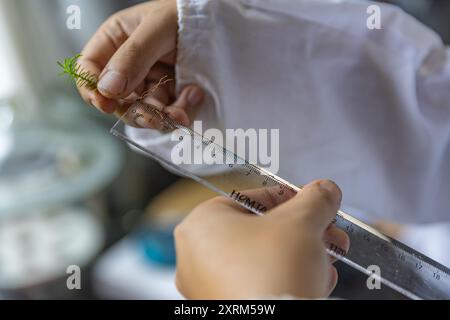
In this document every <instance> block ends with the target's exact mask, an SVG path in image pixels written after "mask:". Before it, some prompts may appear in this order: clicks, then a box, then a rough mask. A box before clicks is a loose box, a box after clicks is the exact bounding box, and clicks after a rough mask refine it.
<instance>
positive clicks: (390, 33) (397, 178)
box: [177, 0, 450, 223]
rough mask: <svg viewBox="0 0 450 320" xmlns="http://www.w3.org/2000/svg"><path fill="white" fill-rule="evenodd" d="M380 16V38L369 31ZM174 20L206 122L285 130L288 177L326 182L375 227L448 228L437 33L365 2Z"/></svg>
mask: <svg viewBox="0 0 450 320" xmlns="http://www.w3.org/2000/svg"><path fill="white" fill-rule="evenodd" d="M374 4H376V5H378V6H379V7H380V9H381V11H380V12H381V16H380V17H381V30H371V29H369V28H368V27H367V20H368V17H369V16H370V15H369V14H368V13H367V9H368V7H369V6H370V5H374ZM178 8H179V27H180V30H179V43H178V61H177V81H178V83H179V85H180V86H183V85H186V84H188V83H192V82H195V83H199V84H200V85H202V86H203V87H204V88H205V89H206V91H207V93H208V97H207V101H206V103H205V108H204V109H203V111H202V112H203V114H202V115H203V116H204V119H207V121H212V120H215V121H216V125H217V126H218V127H219V128H223V127H226V128H239V127H242V128H280V136H281V141H280V163H281V164H282V165H281V166H280V172H279V174H280V175H281V176H282V177H284V178H286V179H288V180H290V181H291V182H293V183H297V184H303V183H306V182H308V181H311V180H313V179H316V178H324V177H326V178H331V179H333V180H335V181H336V182H337V183H338V184H339V185H340V186H341V188H342V189H343V192H344V195H345V200H344V201H345V203H346V204H347V205H348V206H349V207H352V208H357V209H361V210H362V211H364V212H367V214H369V215H372V216H373V217H374V218H376V219H378V218H382V219H392V220H394V221H398V222H403V223H405V222H433V221H443V220H448V219H449V218H450V209H449V208H450V200H449V198H450V197H448V195H446V193H448V190H450V182H449V181H450V167H449V166H450V148H449V140H450V103H449V99H448V96H449V89H448V88H450V60H449V50H448V48H447V47H446V46H445V45H444V44H443V43H442V41H441V39H440V37H439V36H438V35H437V34H436V33H435V32H433V31H432V30H430V29H429V28H427V27H425V26H424V25H423V24H421V23H419V22H418V21H417V20H416V19H414V18H413V17H411V16H409V15H408V14H406V13H405V12H403V11H402V10H401V9H399V8H397V7H395V6H391V5H387V4H377V3H374V2H366V1H352V0H341V1H338V0H178ZM211 123H212V122H211ZM212 126H214V124H213V125H212Z"/></svg>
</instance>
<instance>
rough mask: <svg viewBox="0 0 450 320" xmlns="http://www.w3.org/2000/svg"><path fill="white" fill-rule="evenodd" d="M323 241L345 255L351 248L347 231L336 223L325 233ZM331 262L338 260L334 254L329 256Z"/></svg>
mask: <svg viewBox="0 0 450 320" xmlns="http://www.w3.org/2000/svg"><path fill="white" fill-rule="evenodd" d="M323 242H324V243H325V245H326V246H327V247H328V248H329V249H330V250H331V251H333V252H335V253H337V254H338V255H341V256H345V255H346V254H347V252H348V250H349V249H350V238H349V237H348V235H347V233H345V232H344V231H343V230H341V229H339V228H337V227H336V226H334V225H331V226H330V227H328V229H327V230H326V231H325V233H324V235H323ZM329 257H330V261H331V263H334V262H336V260H337V259H336V258H335V257H334V256H331V255H330V256H329Z"/></svg>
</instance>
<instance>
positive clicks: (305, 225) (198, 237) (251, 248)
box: [175, 180, 350, 299]
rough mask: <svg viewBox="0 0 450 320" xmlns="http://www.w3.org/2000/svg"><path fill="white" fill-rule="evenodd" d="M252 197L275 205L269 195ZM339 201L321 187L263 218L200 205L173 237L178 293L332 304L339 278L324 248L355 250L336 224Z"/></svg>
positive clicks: (222, 202)
mask: <svg viewBox="0 0 450 320" xmlns="http://www.w3.org/2000/svg"><path fill="white" fill-rule="evenodd" d="M249 193H251V198H252V199H253V200H258V198H260V199H266V200H267V198H269V199H271V201H275V200H274V199H277V198H276V197H270V196H269V197H267V189H266V190H265V191H264V190H262V189H261V190H252V191H248V192H246V195H249ZM340 202H341V191H340V190H339V188H338V187H337V186H336V185H335V184H334V183H332V182H330V181H328V180H321V181H316V182H313V183H311V184H309V185H307V186H305V187H304V188H303V190H302V191H300V192H299V193H298V194H297V195H296V196H295V197H294V198H292V199H290V200H288V201H287V202H284V203H282V204H279V203H274V205H277V206H275V208H273V209H272V210H270V211H268V213H267V214H266V215H265V216H263V217H259V216H256V215H253V214H249V212H248V211H246V210H245V209H244V208H242V207H241V206H240V205H238V204H237V203H235V202H234V201H232V200H230V199H228V198H224V197H218V198H215V199H212V200H210V201H207V202H205V203H203V204H201V205H199V206H198V207H197V208H195V209H194V210H193V211H192V213H191V214H190V215H189V216H188V217H187V218H186V219H185V220H184V221H183V222H182V223H181V224H180V225H179V226H177V228H176V230H175V242H176V251H177V277H176V281H177V286H178V289H179V290H180V292H181V293H182V294H183V295H184V296H185V297H187V298H191V299H248V298H258V297H269V296H274V295H275V296H279V295H283V294H289V295H292V296H296V297H299V298H323V297H327V296H328V295H329V294H330V293H331V291H332V290H333V289H334V287H335V285H336V283H337V271H336V269H335V268H334V266H333V265H332V263H333V262H334V261H335V259H333V258H331V257H330V256H328V255H327V253H326V251H325V244H327V243H333V244H335V245H336V246H338V247H340V248H342V249H343V250H345V251H346V252H347V251H348V249H349V246H350V243H349V242H350V241H349V238H348V236H347V234H346V233H345V232H344V231H342V230H340V229H338V228H337V227H336V226H334V225H333V224H332V221H333V219H334V218H335V216H336V213H337V211H338V209H339V206H340Z"/></svg>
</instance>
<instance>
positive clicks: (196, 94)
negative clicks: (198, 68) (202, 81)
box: [164, 85, 204, 126]
mask: <svg viewBox="0 0 450 320" xmlns="http://www.w3.org/2000/svg"><path fill="white" fill-rule="evenodd" d="M203 99H204V93H203V90H202V89H201V88H200V87H198V86H195V85H189V86H187V87H185V88H183V90H182V91H181V93H180V96H179V97H178V99H177V100H176V101H175V102H174V103H173V104H172V105H170V106H167V107H166V108H165V109H164V111H165V112H166V113H167V114H168V115H169V117H170V118H172V119H173V120H175V121H177V122H179V123H180V124H182V125H184V126H190V124H191V122H192V120H193V119H194V117H195V115H196V113H197V111H198V109H199V107H200V105H201V103H202V102H203Z"/></svg>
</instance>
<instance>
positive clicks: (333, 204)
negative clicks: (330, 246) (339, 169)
mask: <svg viewBox="0 0 450 320" xmlns="http://www.w3.org/2000/svg"><path fill="white" fill-rule="evenodd" d="M341 199H342V193H341V190H340V189H339V187H338V186H337V185H336V184H335V183H334V182H332V181H330V180H317V181H314V182H312V183H310V184H308V185H306V186H305V187H303V189H302V190H301V191H300V192H299V193H298V194H297V195H296V196H295V197H294V198H292V199H291V200H289V201H287V202H285V203H283V204H282V205H280V206H279V207H277V208H276V209H275V210H274V211H275V213H276V212H278V214H280V213H282V214H289V215H293V216H296V217H298V218H300V219H301V221H302V222H305V223H307V224H308V226H309V227H312V228H313V230H314V231H317V232H323V231H325V230H326V228H327V227H328V225H329V224H330V223H331V222H332V221H333V219H334V218H335V217H336V213H337V211H338V210H339V207H340V205H341Z"/></svg>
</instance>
